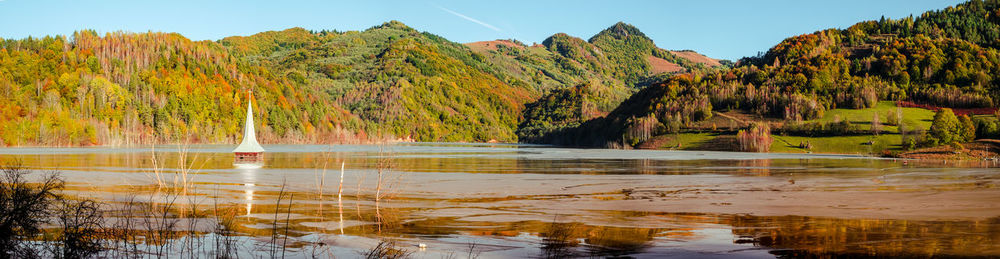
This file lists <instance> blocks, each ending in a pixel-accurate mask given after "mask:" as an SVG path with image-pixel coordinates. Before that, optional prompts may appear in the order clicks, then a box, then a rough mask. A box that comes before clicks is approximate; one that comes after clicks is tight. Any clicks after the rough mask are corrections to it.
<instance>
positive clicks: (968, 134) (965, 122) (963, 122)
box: [958, 114, 976, 142]
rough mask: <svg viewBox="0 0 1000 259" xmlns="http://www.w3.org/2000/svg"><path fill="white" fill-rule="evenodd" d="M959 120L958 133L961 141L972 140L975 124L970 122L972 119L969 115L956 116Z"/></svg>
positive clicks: (974, 135) (974, 137)
mask: <svg viewBox="0 0 1000 259" xmlns="http://www.w3.org/2000/svg"><path fill="white" fill-rule="evenodd" d="M958 122H959V127H958V128H959V135H960V136H961V140H962V141H963V142H972V141H973V140H975V139H976V125H975V124H973V123H972V119H969V116H967V115H964V114H963V115H962V116H959V117H958Z"/></svg>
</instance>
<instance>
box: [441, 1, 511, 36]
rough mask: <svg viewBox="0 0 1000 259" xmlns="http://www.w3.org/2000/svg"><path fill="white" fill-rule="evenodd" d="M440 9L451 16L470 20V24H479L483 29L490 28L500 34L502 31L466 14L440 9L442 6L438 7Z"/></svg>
mask: <svg viewBox="0 0 1000 259" xmlns="http://www.w3.org/2000/svg"><path fill="white" fill-rule="evenodd" d="M438 8H440V9H441V10H444V11H445V12H448V13H450V14H454V15H455V16H458V17H459V18H462V19H466V20H468V21H470V22H474V23H478V24H479V25H482V26H483V27H486V28H490V29H491V30H494V31H498V32H499V31H500V28H497V27H496V26H493V25H490V24H489V23H485V22H483V21H480V20H476V19H475V18H472V17H468V16H465V15H464V14H460V13H458V12H455V11H452V10H449V9H448V8H444V7H440V6H438Z"/></svg>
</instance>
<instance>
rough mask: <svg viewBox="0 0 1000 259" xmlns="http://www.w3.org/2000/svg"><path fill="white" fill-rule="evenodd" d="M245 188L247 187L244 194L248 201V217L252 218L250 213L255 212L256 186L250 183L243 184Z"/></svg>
mask: <svg viewBox="0 0 1000 259" xmlns="http://www.w3.org/2000/svg"><path fill="white" fill-rule="evenodd" d="M243 186H246V187H247V188H246V190H244V191H243V194H244V196H246V197H245V199H246V201H247V216H250V211H252V210H253V186H254V184H252V183H248V184H243Z"/></svg>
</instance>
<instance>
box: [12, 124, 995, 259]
mask: <svg viewBox="0 0 1000 259" xmlns="http://www.w3.org/2000/svg"><path fill="white" fill-rule="evenodd" d="M231 148H232V147H231V146H221V145H202V146H187V147H179V146H157V147H155V148H151V147H140V148H5V149H0V159H2V160H6V161H10V160H19V161H20V162H21V163H23V164H24V165H25V166H27V167H29V168H31V169H35V170H58V171H60V172H62V175H63V177H64V178H66V180H67V183H68V187H67V189H68V190H69V191H70V192H71V193H73V194H76V195H79V196H82V197H89V198H93V199H97V200H100V201H103V202H105V203H107V204H111V205H109V206H112V207H113V206H114V204H123V203H126V202H128V201H136V200H139V201H145V202H149V203H166V202H170V203H171V204H175V206H176V207H177V208H178V210H184V209H185V208H190V210H192V211H199V210H201V211H213V212H217V211H219V209H218V208H226V210H225V211H229V212H230V213H231V214H233V215H232V217H233V222H232V223H233V225H234V229H235V230H236V232H237V235H236V236H237V238H239V239H240V240H241V241H240V242H239V245H240V246H241V247H240V251H241V253H242V254H245V255H248V256H254V255H263V254H264V252H263V250H264V247H266V246H267V244H270V242H271V240H270V233H272V230H273V227H275V226H280V227H281V228H283V229H284V228H286V226H287V232H288V236H289V239H288V240H287V241H284V242H283V243H282V244H284V245H285V246H286V247H289V248H290V249H289V250H288V251H289V252H288V253H289V254H287V255H286V256H287V257H311V256H314V255H320V256H322V257H328V256H336V257H355V256H358V255H359V253H360V252H362V251H365V250H367V249H369V248H371V247H372V246H375V245H376V244H377V243H378V242H379V240H381V239H383V238H393V239H396V240H399V241H398V245H399V247H400V248H402V249H406V250H408V251H411V252H413V256H414V257H417V258H443V257H452V258H465V257H466V256H467V255H468V254H469V253H470V251H471V253H472V254H478V256H479V258H510V257H562V256H569V257H593V256H596V257H614V256H631V257H639V258H642V257H656V258H659V257H681V258H689V257H701V258H712V257H751V258H773V257H802V256H850V257H863V256H916V257H930V256H957V257H997V256H1000V174H998V172H1000V170H998V169H997V165H996V164H991V163H965V164H954V163H950V164H949V163H943V162H925V163H918V162H912V161H911V162H906V163H904V162H903V161H897V160H887V159H871V158H861V157H852V156H835V155H800V154H754V153H727V152H687V151H624V150H599V149H568V148H553V147H547V146H531V145H502V144H501V145H487V144H450V143H427V144H395V145H388V146H375V145H354V146H352V145H334V146H319V145H273V146H265V148H267V149H268V153H266V156H265V160H264V161H263V163H261V164H257V165H245V164H234V161H233V155H232V154H231V153H228V152H229V150H230V149H231ZM342 164H343V166H344V171H343V178H341V170H340V168H341V165H342ZM380 168H381V171H382V177H381V184H379V174H378V172H379V171H380V170H379V169H380ZM341 182H342V183H341ZM338 192H339V197H340V198H339V200H338ZM376 196H377V197H379V202H378V203H377V204H376V202H375V198H376ZM279 197H281V199H280V201H279ZM204 221H205V222H209V221H211V220H207V219H206V220H204ZM205 222H202V223H198V224H188V226H189V230H193V231H198V232H204V233H206V234H205V235H212V234H210V233H211V229H210V228H208V227H204V226H199V224H207V223H205ZM182 225H183V224H182ZM282 233H284V232H282ZM418 244H426V248H418Z"/></svg>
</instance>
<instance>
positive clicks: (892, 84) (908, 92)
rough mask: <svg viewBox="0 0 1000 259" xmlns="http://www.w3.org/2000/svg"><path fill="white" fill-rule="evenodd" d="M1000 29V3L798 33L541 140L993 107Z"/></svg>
mask: <svg viewBox="0 0 1000 259" xmlns="http://www.w3.org/2000/svg"><path fill="white" fill-rule="evenodd" d="M620 31H625V32H627V31H628V30H627V29H623V30H620ZM998 32H1000V1H997V0H989V1H980V0H974V1H970V2H967V3H963V4H960V5H958V6H956V7H949V8H947V9H944V10H940V11H931V12H927V13H925V14H923V15H921V16H920V17H918V18H912V17H908V18H903V19H899V20H886V19H882V20H880V21H867V22H861V23H858V24H856V25H854V26H851V27H849V28H847V29H843V30H838V29H829V30H822V31H818V32H816V33H812V34H806V35H800V36H795V37H791V38H788V39H786V40H784V41H782V42H781V43H780V44H778V45H776V46H775V47H773V48H771V49H770V50H769V51H768V52H767V53H766V54H764V55H762V56H759V57H750V58H745V59H743V60H741V61H740V62H739V63H738V64H737V65H736V66H735V67H733V68H731V69H725V70H716V71H708V72H700V71H694V72H692V73H688V74H685V75H676V76H672V77H670V78H667V79H665V80H663V81H660V82H658V83H655V84H653V86H650V87H647V88H644V89H642V90H641V91H639V92H637V93H636V94H635V95H633V96H632V97H630V98H629V99H628V100H626V101H625V102H623V103H622V104H621V105H620V106H619V107H617V108H616V109H615V110H614V111H613V112H611V113H610V114H609V115H608V116H606V117H603V118H598V119H594V120H591V121H587V122H584V123H581V125H580V126H579V127H576V128H572V129H566V130H563V131H560V132H554V133H552V134H550V135H548V136H545V137H542V138H540V139H543V141H542V142H546V143H557V144H569V145H589V146H612V147H628V146H634V145H636V144H638V143H641V142H643V141H646V140H647V139H649V138H651V137H652V136H656V135H662V134H666V133H672V132H678V131H681V132H683V131H686V130H688V131H690V130H696V131H702V130H703V128H699V129H694V128H695V124H697V122H699V121H702V120H705V119H708V118H710V117H711V115H712V113H711V112H710V111H715V112H727V111H735V112H739V113H744V114H751V115H754V116H759V117H761V118H772V120H779V121H782V120H783V121H785V122H797V121H802V120H811V119H816V118H820V117H823V114H824V112H825V111H827V110H831V109H835V108H849V109H862V108H872V107H874V106H875V105H876V104H877V103H878V102H879V101H880V100H894V101H908V102H914V103H920V104H928V105H936V106H943V107H954V108H992V107H996V105H997V103H996V100H997V98H1000V76H997V75H1000V50H998V49H997V47H998V44H997V43H998V40H997V39H998V37H997V36H996V35H998ZM619 34H622V33H619Z"/></svg>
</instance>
